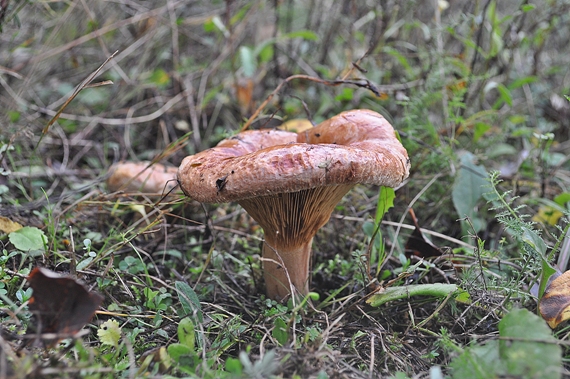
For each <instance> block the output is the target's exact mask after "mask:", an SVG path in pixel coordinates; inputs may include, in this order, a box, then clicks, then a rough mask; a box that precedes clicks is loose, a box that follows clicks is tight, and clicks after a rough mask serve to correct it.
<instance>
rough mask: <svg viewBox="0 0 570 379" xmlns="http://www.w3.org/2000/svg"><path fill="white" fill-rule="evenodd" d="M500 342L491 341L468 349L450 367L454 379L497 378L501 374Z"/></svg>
mask: <svg viewBox="0 0 570 379" xmlns="http://www.w3.org/2000/svg"><path fill="white" fill-rule="evenodd" d="M501 365H502V362H501V361H500V359H499V343H498V341H489V342H487V343H485V344H484V345H475V346H472V347H468V348H467V349H465V350H464V351H463V353H461V355H459V356H458V357H457V358H455V359H454V360H453V361H452V362H451V364H450V365H449V367H450V368H451V370H452V371H451V377H452V378H454V379H465V378H470V379H489V378H497V373H498V372H501V371H502V369H501Z"/></svg>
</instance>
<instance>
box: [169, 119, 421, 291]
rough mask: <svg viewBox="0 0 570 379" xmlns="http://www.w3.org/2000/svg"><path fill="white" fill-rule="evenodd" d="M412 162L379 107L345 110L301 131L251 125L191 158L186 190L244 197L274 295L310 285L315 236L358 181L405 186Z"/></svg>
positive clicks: (206, 198)
mask: <svg viewBox="0 0 570 379" xmlns="http://www.w3.org/2000/svg"><path fill="white" fill-rule="evenodd" d="M409 168H410V163H409V160H408V155H407V152H406V150H405V149H404V147H403V146H402V144H401V143H400V142H399V140H398V139H397V138H396V134H395V131H394V129H393V128H392V126H391V125H390V124H389V123H388V122H387V121H386V120H385V119H384V117H382V116H381V115H379V114H378V113H376V112H372V111H369V110H354V111H347V112H343V113H341V114H339V115H337V116H335V117H333V118H331V119H329V120H326V121H324V122H322V123H321V124H319V125H318V126H316V127H315V128H312V129H310V130H307V131H304V132H301V133H299V134H296V133H291V132H286V131H275V130H260V131H246V132H243V133H240V134H238V135H236V136H234V137H233V138H231V139H228V140H224V141H222V142H220V143H219V144H218V146H216V147H214V148H212V149H209V150H206V151H203V152H201V153H198V154H196V155H193V156H190V157H186V158H185V159H184V160H183V161H182V164H181V165H180V168H179V170H178V181H179V183H180V186H181V188H182V191H183V192H184V193H185V194H186V195H188V196H190V197H191V198H193V199H195V200H197V201H200V202H206V203H213V202H227V201H237V202H239V204H240V205H242V206H243V207H244V209H245V210H246V211H247V212H248V213H249V214H250V215H251V216H252V217H253V218H254V219H255V220H256V221H257V222H258V223H259V224H260V225H261V227H262V228H263V230H264V232H265V243H264V245H263V258H264V259H265V261H264V275H265V282H266V286H267V295H268V296H269V297H270V298H273V299H283V298H285V297H287V296H289V295H290V294H291V293H292V292H294V291H298V292H300V293H301V294H306V293H307V292H308V289H309V286H308V282H309V264H310V252H311V243H312V240H313V236H314V235H315V234H316V232H317V231H318V229H319V228H321V227H322V226H323V225H324V224H325V223H326V222H327V221H328V219H329V218H330V215H331V213H332V211H333V210H334V208H335V206H336V204H337V203H338V202H339V201H340V200H341V199H342V197H343V196H344V195H345V194H346V193H347V192H348V191H349V190H350V189H351V188H352V187H353V186H354V185H355V184H357V183H364V184H376V185H384V186H389V187H396V186H398V185H399V184H400V183H401V182H402V181H403V180H404V179H405V178H406V177H407V176H408V174H409Z"/></svg>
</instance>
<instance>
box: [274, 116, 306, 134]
mask: <svg viewBox="0 0 570 379" xmlns="http://www.w3.org/2000/svg"><path fill="white" fill-rule="evenodd" d="M312 127H313V124H312V123H311V121H309V120H307V119H304V118H297V119H294V120H289V121H285V122H284V123H283V124H281V125H280V126H279V129H281V130H286V131H288V132H296V133H300V132H304V131H305V130H307V129H311V128H312Z"/></svg>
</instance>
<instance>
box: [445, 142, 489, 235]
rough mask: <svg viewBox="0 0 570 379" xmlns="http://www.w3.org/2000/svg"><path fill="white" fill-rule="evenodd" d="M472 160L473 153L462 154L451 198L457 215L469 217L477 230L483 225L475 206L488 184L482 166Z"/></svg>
mask: <svg viewBox="0 0 570 379" xmlns="http://www.w3.org/2000/svg"><path fill="white" fill-rule="evenodd" d="M474 162H475V156H474V155H473V154H471V153H469V152H464V153H463V154H462V156H461V168H460V169H459V171H458V173H457V176H456V177H455V182H454V184H453V190H452V191H451V200H452V201H453V206H454V207H455V210H456V211H457V214H458V215H459V217H460V218H463V217H466V216H467V217H469V218H470V219H471V220H472V221H473V225H474V227H475V231H476V232H478V231H479V230H481V228H482V227H483V225H482V221H481V220H479V219H477V213H476V211H475V207H476V206H477V204H478V202H479V200H480V199H481V196H482V195H483V193H484V192H485V187H486V186H487V185H488V182H487V177H488V174H487V171H486V170H485V168H484V167H483V166H478V165H476V164H475V163H474Z"/></svg>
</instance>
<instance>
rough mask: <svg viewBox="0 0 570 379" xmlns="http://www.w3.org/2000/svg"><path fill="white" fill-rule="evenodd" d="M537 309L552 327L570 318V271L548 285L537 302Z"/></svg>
mask: <svg viewBox="0 0 570 379" xmlns="http://www.w3.org/2000/svg"><path fill="white" fill-rule="evenodd" d="M538 309H539V311H540V314H541V316H542V318H543V319H544V320H546V322H547V323H548V325H549V326H550V327H551V328H552V329H554V328H556V327H557V326H558V325H560V323H562V322H564V321H566V320H568V319H570V271H566V272H565V273H564V274H562V275H560V276H559V277H558V278H556V279H554V280H553V281H552V282H551V283H550V284H549V285H548V287H547V288H546V291H544V296H543V297H542V299H540V302H539V303H538Z"/></svg>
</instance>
